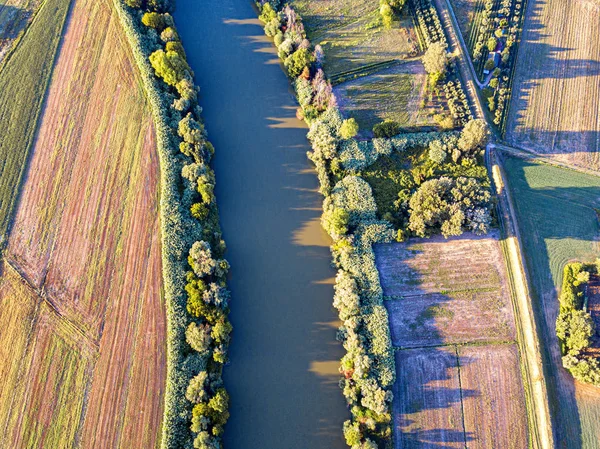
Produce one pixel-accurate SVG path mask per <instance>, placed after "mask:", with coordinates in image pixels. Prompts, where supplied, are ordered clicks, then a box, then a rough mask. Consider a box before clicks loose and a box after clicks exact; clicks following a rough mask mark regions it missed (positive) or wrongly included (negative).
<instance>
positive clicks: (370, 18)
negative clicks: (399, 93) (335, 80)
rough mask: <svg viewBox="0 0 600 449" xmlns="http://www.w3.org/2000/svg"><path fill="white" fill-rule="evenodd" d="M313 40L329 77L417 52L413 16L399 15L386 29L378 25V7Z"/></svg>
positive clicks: (402, 57)
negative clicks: (322, 57)
mask: <svg viewBox="0 0 600 449" xmlns="http://www.w3.org/2000/svg"><path fill="white" fill-rule="evenodd" d="M315 43H316V44H317V43H318V44H320V45H321V46H322V47H323V51H324V52H325V63H324V66H323V69H324V70H325V72H326V73H327V74H328V75H330V76H336V75H339V74H343V73H346V72H349V71H352V70H357V69H359V68H361V67H364V66H370V65H372V64H378V63H384V62H387V61H391V60H401V59H406V58H408V57H410V56H416V55H417V54H418V51H419V50H418V44H417V38H416V35H415V31H414V28H413V22H412V19H411V18H410V17H407V16H402V17H401V20H399V21H397V22H395V23H394V25H393V26H392V28H390V29H387V28H385V27H384V26H383V25H382V24H381V18H380V14H379V10H375V11H373V12H371V13H370V14H366V15H364V16H363V17H362V18H360V19H359V20H356V21H355V22H352V23H351V24H348V25H345V26H341V27H337V28H334V29H333V30H331V31H327V32H325V33H323V34H321V35H320V36H319V38H318V39H317V40H316V41H315Z"/></svg>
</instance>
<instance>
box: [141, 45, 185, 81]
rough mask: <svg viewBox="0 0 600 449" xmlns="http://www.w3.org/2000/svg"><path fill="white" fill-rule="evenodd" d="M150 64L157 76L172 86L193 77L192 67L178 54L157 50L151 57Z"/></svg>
mask: <svg viewBox="0 0 600 449" xmlns="http://www.w3.org/2000/svg"><path fill="white" fill-rule="evenodd" d="M150 63H151V64H152V67H153V68H154V72H155V73H156V76H158V77H159V78H161V79H162V80H163V81H164V82H165V83H167V84H168V85H170V86H175V85H176V84H177V83H178V82H179V81H181V80H182V79H183V78H185V77H191V69H190V66H189V65H188V63H187V61H186V60H185V58H184V57H183V56H182V55H180V54H179V53H177V52H174V51H167V52H165V51H163V50H156V51H155V52H154V53H152V54H151V55H150Z"/></svg>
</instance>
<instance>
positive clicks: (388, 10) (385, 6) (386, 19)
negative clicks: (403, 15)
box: [379, 1, 394, 28]
mask: <svg viewBox="0 0 600 449" xmlns="http://www.w3.org/2000/svg"><path fill="white" fill-rule="evenodd" d="M379 14H381V18H382V19H383V26H385V27H386V28H391V27H392V23H393V22H394V11H393V10H392V7H391V6H390V5H389V3H387V2H386V1H382V2H381V6H380V7H379Z"/></svg>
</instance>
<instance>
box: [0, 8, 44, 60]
mask: <svg viewBox="0 0 600 449" xmlns="http://www.w3.org/2000/svg"><path fill="white" fill-rule="evenodd" d="M41 2H42V0H3V1H2V3H0V66H1V65H2V61H3V60H4V58H6V55H7V54H8V53H9V52H10V49H11V48H12V46H13V44H14V43H15V41H16V40H17V39H18V38H19V37H20V36H21V35H22V34H23V32H24V31H25V29H26V28H27V25H29V23H30V22H31V19H32V18H33V15H34V14H35V12H36V11H37V9H38V7H39V6H40V3H41Z"/></svg>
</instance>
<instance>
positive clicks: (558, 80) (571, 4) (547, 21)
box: [506, 0, 600, 170]
mask: <svg viewBox="0 0 600 449" xmlns="http://www.w3.org/2000/svg"><path fill="white" fill-rule="evenodd" d="M599 35H600V4H599V3H598V2H597V1H590V0H573V1H568V2H565V1H561V0H530V1H529V2H528V7H527V13H526V20H525V26H524V31H523V37H522V42H521V44H520V47H519V54H518V58H517V64H516V71H515V78H514V80H515V82H514V89H513V96H512V101H511V108H510V113H509V118H508V122H507V123H508V126H507V133H506V138H507V140H508V141H509V142H510V143H512V144H514V145H517V146H521V147H523V148H527V149H531V150H534V151H536V152H538V153H541V154H545V155H548V156H552V157H554V158H556V159H557V160H559V161H561V162H565V163H571V164H575V165H580V166H583V167H586V168H593V169H596V170H597V169H599V168H600V154H599V152H600V46H599V45H598V36H599Z"/></svg>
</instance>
